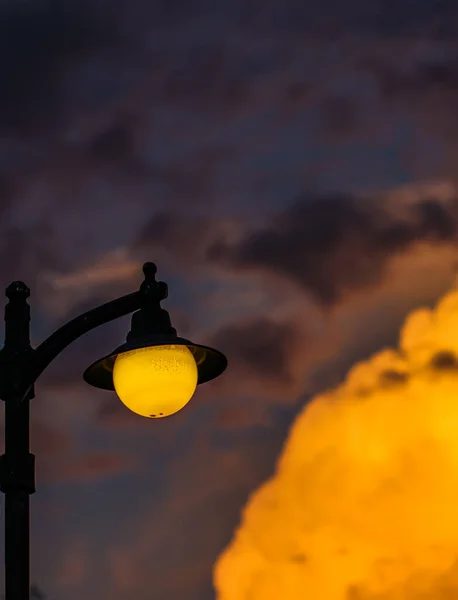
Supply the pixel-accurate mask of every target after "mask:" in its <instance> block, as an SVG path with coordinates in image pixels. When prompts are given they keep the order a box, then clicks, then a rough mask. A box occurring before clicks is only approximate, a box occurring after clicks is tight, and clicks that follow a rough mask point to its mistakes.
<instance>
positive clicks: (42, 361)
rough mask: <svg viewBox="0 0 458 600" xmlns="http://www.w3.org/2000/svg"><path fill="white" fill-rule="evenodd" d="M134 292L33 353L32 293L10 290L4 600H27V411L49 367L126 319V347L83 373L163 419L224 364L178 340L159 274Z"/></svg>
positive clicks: (30, 488) (19, 287)
mask: <svg viewBox="0 0 458 600" xmlns="http://www.w3.org/2000/svg"><path fill="white" fill-rule="evenodd" d="M143 273H144V275H145V279H144V281H143V283H142V284H141V286H140V289H139V290H138V291H137V292H134V293H132V294H128V295H126V296H122V297H121V298H118V299H117V300H112V301H111V302H107V303H106V304H103V305H101V306H98V307H97V308H94V309H92V310H89V311H88V312H86V313H84V314H82V315H80V316H79V317H76V318H75V319H73V320H72V321H70V322H69V323H67V324H65V325H63V326H62V327H60V328H59V329H58V330H57V331H55V332H54V333H53V334H51V335H50V336H49V337H48V338H47V339H46V340H45V341H44V342H43V343H42V344H40V345H39V346H38V347H37V348H36V349H33V348H31V346H30V307H29V305H28V303H27V298H28V297H29V295H30V291H29V289H28V288H27V286H26V285H25V284H24V283H22V282H21V281H16V282H13V283H12V284H11V285H10V286H8V288H7V290H6V295H7V297H8V299H9V301H8V303H7V305H6V307H5V344H4V347H3V348H2V350H1V351H0V397H1V399H2V400H4V401H5V454H3V455H2V456H1V457H0V491H2V492H3V493H4V494H5V513H4V514H5V600H29V598H30V548H29V545H30V531H29V528H30V523H29V520H30V519H29V501H30V498H29V496H30V494H33V493H34V492H35V456H34V455H33V454H31V453H30V452H29V403H30V400H31V399H32V398H33V397H34V384H35V381H36V380H37V379H38V377H39V376H40V375H41V373H42V372H43V371H44V370H45V369H46V367H47V366H48V365H49V364H50V363H51V362H52V361H53V360H54V359H55V358H56V356H57V355H58V354H60V352H61V351H62V350H64V349H65V348H66V347H67V346H68V345H69V344H71V343H72V342H73V341H75V340H76V339H77V338H79V337H81V336H82V335H83V334H84V333H87V332H88V331H90V330H92V329H94V328H96V327H98V326H100V325H103V324H105V323H108V322H109V321H113V320H115V319H118V318H120V317H122V316H125V315H127V314H129V313H134V314H133V315H132V326H131V330H130V332H129V334H128V335H127V340H126V342H125V343H124V344H122V345H121V346H119V347H118V348H116V349H115V350H114V351H113V352H111V353H110V354H108V355H107V356H105V357H103V358H101V359H99V360H97V361H96V362H95V363H93V364H92V365H91V366H90V367H88V368H87V369H86V371H85V373H84V379H85V381H86V382H87V383H89V384H90V385H92V386H94V387H97V388H100V389H102V390H111V391H116V393H117V394H118V396H119V398H120V399H121V401H122V402H123V403H124V404H125V405H126V406H127V407H128V408H129V409H130V410H132V411H133V412H135V413H137V414H139V415H142V416H145V417H149V418H158V417H159V418H161V417H166V416H168V415H172V414H174V413H176V412H177V411H179V410H180V409H182V408H183V407H184V406H185V405H186V404H187V403H188V402H189V400H190V399H191V398H192V396H193V394H194V392H195V390H196V387H197V385H199V384H201V383H206V382H207V381H211V380H212V379H215V378H216V377H218V376H219V375H221V373H223V371H224V370H225V369H226V367H227V360H226V357H225V356H224V355H223V354H221V352H218V350H214V349H213V348H209V347H207V346H202V345H200V344H195V343H193V342H191V341H190V340H187V339H184V338H181V337H179V336H178V335H177V332H176V330H175V329H174V328H173V327H172V325H171V322H170V317H169V314H168V312H167V311H166V310H164V309H163V308H162V307H161V302H162V301H163V300H165V299H166V298H167V295H168V290H167V285H166V284H165V283H163V282H161V281H159V282H158V281H156V266H155V265H154V264H153V263H146V264H145V265H144V266H143Z"/></svg>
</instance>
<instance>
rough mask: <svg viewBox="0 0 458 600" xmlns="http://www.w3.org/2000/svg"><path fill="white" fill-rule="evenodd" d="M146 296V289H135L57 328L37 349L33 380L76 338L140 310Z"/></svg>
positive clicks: (34, 359)
mask: <svg viewBox="0 0 458 600" xmlns="http://www.w3.org/2000/svg"><path fill="white" fill-rule="evenodd" d="M144 300H145V296H144V294H143V293H142V291H137V292H133V293H132V294H127V295H126V296H121V298H117V299H116V300H111V301H110V302H106V303H105V304H101V305H100V306H97V307H96V308H92V309H91V310H88V311H87V312H85V313H83V314H82V315H79V316H78V317H75V318H74V319H72V320H71V321H69V322H68V323H66V324H65V325H62V327H59V329H56V331H54V333H51V335H50V336H49V337H47V338H46V339H45V340H44V341H43V342H42V343H41V344H40V345H39V346H38V347H37V348H36V349H35V351H34V358H33V373H32V375H33V382H35V381H36V380H37V379H38V377H39V376H40V375H41V374H42V373H43V371H44V370H45V369H46V367H47V366H48V365H49V364H50V363H51V362H52V361H53V360H54V359H55V358H56V357H57V356H58V355H59V354H60V353H61V352H62V350H64V349H65V348H66V347H67V346H69V345H70V344H71V343H72V342H74V341H75V340H77V339H78V338H79V337H81V336H82V335H84V334H85V333H87V332H88V331H91V330H92V329H95V328H96V327H100V325H105V323H109V322H110V321H114V320H115V319H119V318H120V317H124V316H125V315H128V314H130V313H132V312H134V311H136V310H139V309H140V308H141V307H142V306H143V304H144Z"/></svg>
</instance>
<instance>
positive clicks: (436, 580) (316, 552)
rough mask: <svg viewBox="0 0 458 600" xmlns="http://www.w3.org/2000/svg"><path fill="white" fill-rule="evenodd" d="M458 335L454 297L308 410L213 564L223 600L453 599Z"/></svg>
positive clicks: (419, 315) (456, 578)
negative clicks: (310, 597)
mask: <svg viewBox="0 0 458 600" xmlns="http://www.w3.org/2000/svg"><path fill="white" fill-rule="evenodd" d="M457 327H458V292H457V291H456V290H454V291H452V292H450V293H448V294H446V295H445V297H443V298H442V299H441V301H440V302H439V303H438V305H437V306H436V307H435V308H434V309H433V310H431V309H427V308H420V309H418V310H415V311H414V312H413V313H412V314H411V315H410V316H409V317H408V318H407V320H406V322H405V325H404V327H403V329H402V333H401V336H400V342H399V347H398V348H397V349H386V350H383V351H381V352H379V353H378V354H376V355H374V356H373V357H372V358H370V359H369V360H368V361H366V362H363V363H359V364H357V365H355V366H354V367H353V368H351V369H350V371H349V373H348V375H347V377H346V378H345V381H344V382H343V383H342V384H341V385H339V386H337V387H336V388H334V389H328V390H327V391H326V392H324V393H322V394H319V395H318V396H316V397H315V398H314V399H313V400H312V401H311V402H310V403H307V405H306V406H305V407H304V409H303V411H302V413H301V414H300V415H299V416H298V417H297V419H296V421H295V423H294V424H293V426H292V428H291V431H290V434H289V437H288V440H287V442H286V444H285V446H284V449H283V452H282V454H281V456H280V458H279V461H278V463H277V468H276V472H275V474H274V476H273V477H271V478H270V479H269V480H268V481H266V482H265V483H264V484H263V485H262V486H261V487H260V488H258V489H257V490H256V492H255V493H254V494H253V495H252V497H251V498H250V500H249V502H248V505H247V506H246V508H245V509H244V511H243V518H242V524H241V526H240V527H239V528H238V529H237V530H236V533H235V536H234V538H233V541H232V542H231V544H230V545H229V546H228V548H227V549H226V551H225V552H224V553H223V555H222V556H221V557H220V560H219V561H218V563H217V565H216V568H215V583H216V588H217V597H218V598H220V599H221V600H223V599H224V600H232V599H235V598H241V597H246V595H247V594H248V595H250V594H251V595H252V596H255V597H257V598H260V599H262V598H270V597H272V596H273V595H274V596H275V595H276V594H277V595H278V594H279V593H281V594H282V595H283V597H285V598H290V599H291V600H292V599H296V598H297V599H299V598H303V597H304V593H305V594H307V593H308V592H312V591H313V593H314V595H315V597H317V598H320V600H328V599H330V598H336V597H339V598H340V597H341V598H347V599H348V600H350V599H352V600H361V599H364V600H369V599H371V600H375V599H377V600H378V599H382V598H383V600H394V599H395V598H399V597H405V598H412V599H415V600H417V599H418V600H420V599H421V598H426V597H428V598H439V597H440V598H444V600H445V599H447V600H448V599H452V598H454V597H455V596H456V593H457V590H458V575H457V574H458V571H457V562H456V551H457V549H456V531H457V529H458V520H457V518H456V511H455V505H456V499H457V497H458V478H457V470H456V464H457V462H458V447H457V442H456V423H457V415H458V412H457V406H456V402H455V398H456V393H457V385H458V378H457V372H458V371H457V364H458V363H457V352H458V343H457V336H456V331H457ZM413 507H414V509H413ZM329 569H332V572H333V577H332V579H330V578H329V576H328V574H329Z"/></svg>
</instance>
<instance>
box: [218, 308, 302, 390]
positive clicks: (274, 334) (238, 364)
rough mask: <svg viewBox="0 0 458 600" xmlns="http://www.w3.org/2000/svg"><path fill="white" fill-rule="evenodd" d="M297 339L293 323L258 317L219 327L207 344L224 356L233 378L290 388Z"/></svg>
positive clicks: (298, 335)
mask: <svg viewBox="0 0 458 600" xmlns="http://www.w3.org/2000/svg"><path fill="white" fill-rule="evenodd" d="M300 338H301V336H300V333H299V332H298V331H297V329H296V328H295V326H294V324H293V323H290V322H280V323H277V322H275V321H273V320H271V319H268V318H266V317H259V318H257V319H250V320H249V321H247V322H239V323H235V324H233V325H226V326H223V327H221V329H219V330H218V331H217V332H216V333H215V334H214V335H213V337H212V339H211V344H212V345H213V346H215V347H216V348H218V349H220V350H221V351H222V352H224V353H225V354H226V355H227V357H228V360H229V362H230V364H231V370H232V372H233V375H234V376H235V373H237V377H243V376H245V377H248V378H250V377H251V378H254V379H257V380H260V381H264V382H266V381H267V380H269V381H270V382H273V383H280V384H291V383H292V381H293V374H292V373H291V352H293V351H294V348H295V347H296V346H297V345H298V343H299V339H300Z"/></svg>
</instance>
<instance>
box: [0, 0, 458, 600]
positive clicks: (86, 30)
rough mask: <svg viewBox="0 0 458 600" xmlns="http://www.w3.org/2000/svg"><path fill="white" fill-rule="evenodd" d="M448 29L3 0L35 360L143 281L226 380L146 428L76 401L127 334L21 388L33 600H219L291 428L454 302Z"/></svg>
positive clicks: (108, 330) (227, 8) (432, 14)
mask: <svg viewBox="0 0 458 600" xmlns="http://www.w3.org/2000/svg"><path fill="white" fill-rule="evenodd" d="M457 29H458V7H457V6H456V4H455V3H454V2H452V1H451V0H450V1H448V0H442V1H437V2H434V3H431V2H428V1H426V0H417V1H416V2H415V3H413V2H410V1H408V0H397V1H394V0H384V1H383V2H382V0H380V1H378V2H375V1H374V2H370V3H368V2H363V1H362V0H349V1H348V2H346V3H341V2H338V1H337V0H322V1H321V2H319V3H313V2H304V1H299V0H282V2H279V1H274V0H265V1H264V2H259V0H244V1H242V0H231V1H229V0H221V1H219V2H218V3H214V2H209V1H206V0H186V2H184V1H179V0H177V1H175V2H171V1H170V0H168V1H165V0H163V1H159V0H157V1H156V0H148V1H147V0H129V1H127V0H78V1H76V0H1V1H0V81H1V86H0V89H1V93H0V284H1V285H2V286H3V287H6V286H7V285H8V284H9V283H10V282H11V281H12V280H18V279H21V280H24V281H25V282H26V283H27V285H28V286H29V287H30V288H31V292H32V293H31V298H30V304H31V306H32V318H33V322H32V337H33V343H34V344H37V343H39V342H40V341H42V340H43V339H44V338H45V337H46V336H47V335H49V334H50V333H51V332H52V331H53V330H54V329H55V328H56V327H58V326H59V325H61V324H62V323H64V322H65V321H67V320H68V319H70V318H72V317H74V316H76V315H78V314H80V313H81V312H83V311H84V310H87V309H88V308H91V307H92V306H95V305H97V304H99V303H101V302H105V301H107V300H110V299H112V298H115V297H117V296H119V295H121V294H124V293H128V292H130V291H133V290H135V289H137V287H138V285H139V283H140V281H141V264H142V263H143V262H144V261H146V260H151V261H154V262H155V263H156V264H157V266H158V277H159V279H163V280H165V281H166V282H167V283H168V285H169V298H168V299H167V301H166V303H164V307H166V308H167V309H168V310H169V312H170V315H171V317H172V320H173V323H174V325H175V327H176V328H177V329H178V332H179V333H180V334H181V335H183V336H186V337H188V338H192V339H193V340H195V341H196V342H197V343H208V344H210V345H214V346H215V347H217V348H218V349H220V350H221V351H223V352H225V353H226V354H227V356H228V359H229V369H228V371H227V373H226V374H225V375H224V376H222V377H221V378H220V379H219V380H216V381H215V382H212V383H209V384H206V385H205V386H203V387H202V388H201V389H199V390H198V393H197V394H196V396H195V398H194V399H193V401H192V402H191V403H190V404H189V405H188V406H187V407H186V408H185V409H184V410H183V411H182V412H180V413H179V414H178V415H176V416H174V417H173V418H170V419H166V420H157V421H151V420H148V419H142V418H140V417H138V416H136V415H134V414H131V413H129V411H128V410H127V409H126V408H125V407H124V406H123V405H122V404H121V403H120V402H119V400H117V398H116V396H114V395H113V394H109V393H107V392H99V391H96V390H92V389H89V388H88V387H86V386H85V385H84V383H83V382H82V378H81V374H82V372H83V371H84V369H85V367H86V366H87V365H88V364H90V363H91V362H92V361H93V360H95V359H96V358H98V357H99V356H100V355H103V354H105V353H107V352H109V351H111V349H112V348H113V347H114V346H117V345H118V344H119V343H121V342H122V341H124V337H125V335H126V333H127V330H128V327H129V319H128V318H126V319H121V320H119V321H118V322H115V323H112V324H110V325H107V326H105V327H104V328H101V329H100V330H97V331H93V332H91V333H90V334H88V335H87V336H85V337H84V338H82V339H80V340H79V341H78V342H76V343H75V344H74V345H73V346H72V347H70V348H69V349H67V350H66V351H65V352H64V353H63V354H62V355H61V356H60V357H59V358H58V359H57V360H56V361H55V363H54V364H53V365H52V366H51V367H50V368H49V370H48V371H47V372H46V373H45V374H44V375H43V377H42V378H40V381H39V382H38V384H37V386H36V398H35V399H34V401H33V406H32V446H33V448H32V449H33V451H34V452H35V453H36V455H37V485H38V491H37V493H36V494H35V495H34V496H33V498H32V551H31V554H32V579H33V581H34V582H35V583H36V584H37V585H39V586H40V588H42V589H43V590H44V591H45V592H46V594H47V595H48V596H49V599H50V600H79V599H80V598H81V597H87V598H100V599H102V600H105V599H106V600H108V599H110V600H120V599H121V598H125V597H127V596H128V595H130V594H135V596H136V598H137V599H138V600H159V599H163V598H168V599H170V600H182V599H186V600H215V598H216V596H215V592H214V591H213V584H212V580H213V574H212V573H213V565H214V563H215V561H216V559H217V557H218V555H219V554H220V553H221V551H222V550H223V548H224V547H225V546H226V545H227V544H228V543H229V541H230V539H231V537H232V534H233V531H234V530H235V528H236V526H237V524H238V522H239V520H240V511H241V509H242V506H243V505H244V504H245V502H246V500H247V498H248V496H249V495H250V493H251V492H252V490H254V489H255V488H257V487H258V486H259V485H260V484H261V483H262V482H263V481H264V480H265V479H266V478H267V477H268V476H269V475H270V474H271V473H272V471H273V469H274V466H275V461H276V459H277V457H278V455H279V453H280V451H281V448H282V445H283V442H284V440H285V437H286V436H287V433H288V429H289V426H290V424H291V422H292V421H293V420H294V417H295V416H296V414H298V412H299V411H300V410H301V408H302V407H303V406H304V405H305V404H306V403H307V401H308V400H309V399H310V397H311V396H312V395H313V394H315V393H317V392H319V391H320V390H323V389H326V388H328V387H330V386H334V385H336V384H337V383H338V382H339V381H340V380H342V378H343V377H344V375H345V373H346V372H347V370H348V369H349V367H350V366H351V365H352V364H353V363H354V362H355V361H358V360H361V359H364V358H365V357H367V356H369V355H370V354H371V353H373V352H375V351H377V350H379V349H380V348H382V347H384V346H386V345H392V344H393V343H394V341H395V340H396V339H397V331H398V329H399V327H400V325H401V324H402V322H403V320H404V317H405V315H406V314H407V313H409V312H410V311H411V309H413V308H414V307H417V306H420V305H432V304H433V303H434V302H435V301H436V300H437V299H438V298H439V297H440V296H442V295H443V293H444V292H445V291H446V290H448V289H450V288H453V287H454V286H455V279H456V268H457V254H456V243H457V239H458V195H457V181H456V163H457V152H458V120H457V113H456V104H457V100H458V45H457V42H456V33H457ZM1 506H2V505H1Z"/></svg>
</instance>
